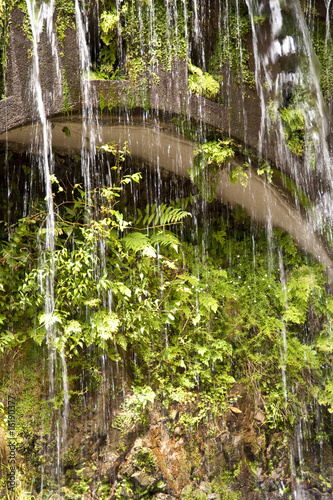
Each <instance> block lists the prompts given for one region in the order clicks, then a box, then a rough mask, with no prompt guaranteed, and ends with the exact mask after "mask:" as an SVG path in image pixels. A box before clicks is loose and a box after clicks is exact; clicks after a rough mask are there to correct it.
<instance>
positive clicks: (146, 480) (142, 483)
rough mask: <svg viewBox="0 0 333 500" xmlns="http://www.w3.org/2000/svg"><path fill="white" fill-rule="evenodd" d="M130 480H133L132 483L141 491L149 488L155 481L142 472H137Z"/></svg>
mask: <svg viewBox="0 0 333 500" xmlns="http://www.w3.org/2000/svg"><path fill="white" fill-rule="evenodd" d="M131 479H134V482H135V483H136V485H137V486H139V487H140V488H141V489H147V488H151V487H152V486H153V485H154V484H155V483H156V479H155V478H154V477H151V476H148V474H146V472H144V471H137V472H135V473H134V474H132V475H131Z"/></svg>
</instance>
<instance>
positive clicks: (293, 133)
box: [280, 107, 305, 156]
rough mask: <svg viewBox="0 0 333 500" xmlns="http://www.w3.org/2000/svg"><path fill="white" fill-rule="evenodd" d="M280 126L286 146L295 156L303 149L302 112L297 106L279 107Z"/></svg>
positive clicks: (303, 123) (303, 124)
mask: <svg viewBox="0 0 333 500" xmlns="http://www.w3.org/2000/svg"><path fill="white" fill-rule="evenodd" d="M280 116H281V118H282V127H283V131H284V135H285V138H286V142H287V146H288V148H289V149H290V151H291V152H292V153H294V154H295V155H297V156H300V155H302V153H303V151H304V128H305V122H304V112H303V110H302V109H301V108H298V107H287V108H281V109H280Z"/></svg>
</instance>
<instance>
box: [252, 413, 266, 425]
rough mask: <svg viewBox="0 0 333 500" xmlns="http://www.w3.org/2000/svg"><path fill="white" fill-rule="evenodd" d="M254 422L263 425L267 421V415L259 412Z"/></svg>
mask: <svg viewBox="0 0 333 500" xmlns="http://www.w3.org/2000/svg"><path fill="white" fill-rule="evenodd" d="M254 420H256V421H257V422H259V423H260V424H263V423H264V422H265V420H266V415H265V414H264V413H263V412H262V411H261V410H257V412H256V414H255V415H254Z"/></svg>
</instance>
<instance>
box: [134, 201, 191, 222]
mask: <svg viewBox="0 0 333 500" xmlns="http://www.w3.org/2000/svg"><path fill="white" fill-rule="evenodd" d="M188 215H190V216H191V213H190V212H186V211H185V210H182V209H181V208H178V207H173V206H168V205H167V204H166V203H162V204H161V205H157V204H156V203H154V204H153V205H152V206H150V205H147V206H146V208H145V216H144V217H143V216H142V212H141V211H139V210H138V219H137V224H138V223H139V222H141V221H142V225H143V226H145V225H146V226H150V225H151V224H153V226H165V225H171V224H178V223H179V222H181V221H182V220H183V219H184V218H185V217H187V216H188Z"/></svg>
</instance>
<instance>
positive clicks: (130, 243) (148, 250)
mask: <svg viewBox="0 0 333 500" xmlns="http://www.w3.org/2000/svg"><path fill="white" fill-rule="evenodd" d="M121 241H122V243H123V245H124V247H125V250H127V251H133V252H134V253H137V252H143V255H146V256H147V257H156V251H155V249H154V247H153V246H152V245H151V242H150V239H149V238H148V236H147V235H146V234H143V233H139V232H136V231H135V232H134V231H133V232H131V233H128V234H127V235H126V236H124V238H122V240H121Z"/></svg>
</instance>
